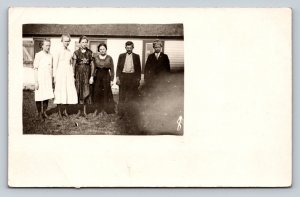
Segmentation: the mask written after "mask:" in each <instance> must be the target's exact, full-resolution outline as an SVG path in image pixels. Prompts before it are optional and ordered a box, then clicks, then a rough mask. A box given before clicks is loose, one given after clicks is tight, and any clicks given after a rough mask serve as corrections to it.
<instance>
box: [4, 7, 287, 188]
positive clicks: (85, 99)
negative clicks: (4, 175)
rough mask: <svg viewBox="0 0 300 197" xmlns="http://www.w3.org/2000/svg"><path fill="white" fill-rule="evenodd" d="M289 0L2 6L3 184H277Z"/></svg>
mask: <svg viewBox="0 0 300 197" xmlns="http://www.w3.org/2000/svg"><path fill="white" fill-rule="evenodd" d="M291 20H292V10H291V9H289V8H34V7H32V8H22V7H15V8H10V9H9V65H8V66H9V69H8V70H9V87H8V93H9V95H8V97H9V114H8V115H9V136H8V140H9V169H8V173H9V174H8V185H9V186H10V187H289V186H291V184H292V182H291V180H292V166H291V165H292V150H291V147H292V24H291Z"/></svg>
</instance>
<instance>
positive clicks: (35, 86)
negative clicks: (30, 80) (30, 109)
mask: <svg viewBox="0 0 300 197" xmlns="http://www.w3.org/2000/svg"><path fill="white" fill-rule="evenodd" d="M34 88H35V89H36V90H38V89H39V82H35V85H34Z"/></svg>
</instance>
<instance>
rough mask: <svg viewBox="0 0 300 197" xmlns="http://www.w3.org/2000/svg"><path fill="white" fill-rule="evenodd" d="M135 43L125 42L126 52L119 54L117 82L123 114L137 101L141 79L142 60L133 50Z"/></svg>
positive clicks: (120, 111) (120, 109)
mask: <svg viewBox="0 0 300 197" xmlns="http://www.w3.org/2000/svg"><path fill="white" fill-rule="evenodd" d="M133 48H134V44H133V42H131V41H128V42H126V43H125V49H126V53H122V54H120V56H119V59H118V64H117V71H116V78H117V81H116V84H117V85H119V105H118V108H119V110H118V111H119V113H120V115H121V116H122V115H123V114H124V112H125V108H126V109H130V107H131V104H133V103H135V102H136V99H137V97H138V87H139V85H140V80H141V60H140V56H139V55H138V54H135V53H133V52H132V50H133Z"/></svg>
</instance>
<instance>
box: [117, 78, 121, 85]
mask: <svg viewBox="0 0 300 197" xmlns="http://www.w3.org/2000/svg"><path fill="white" fill-rule="evenodd" d="M116 84H117V85H118V86H119V85H120V84H121V83H120V79H119V77H117V81H116Z"/></svg>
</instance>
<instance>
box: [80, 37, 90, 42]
mask: <svg viewBox="0 0 300 197" xmlns="http://www.w3.org/2000/svg"><path fill="white" fill-rule="evenodd" d="M82 40H86V41H89V39H88V38H87V37H86V36H80V38H79V43H81V41H82Z"/></svg>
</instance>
